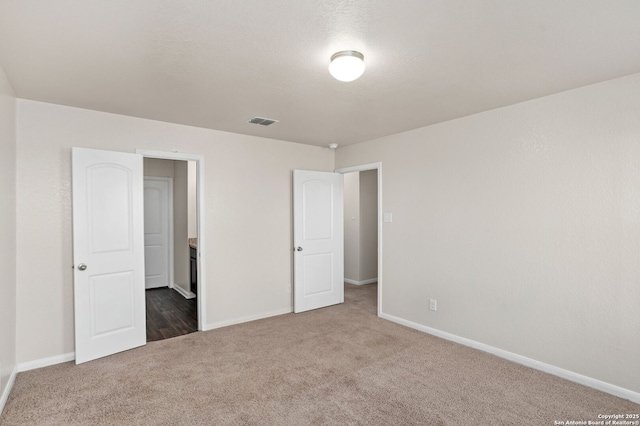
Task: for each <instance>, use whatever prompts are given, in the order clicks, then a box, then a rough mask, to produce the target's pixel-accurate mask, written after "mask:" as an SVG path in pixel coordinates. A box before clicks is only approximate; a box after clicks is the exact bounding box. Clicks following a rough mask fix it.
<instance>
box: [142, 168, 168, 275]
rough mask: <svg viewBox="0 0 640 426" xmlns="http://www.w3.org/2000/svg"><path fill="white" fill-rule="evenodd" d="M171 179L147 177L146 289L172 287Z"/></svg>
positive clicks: (145, 203) (145, 184)
mask: <svg viewBox="0 0 640 426" xmlns="http://www.w3.org/2000/svg"><path fill="white" fill-rule="evenodd" d="M172 186H173V185H172V181H171V178H155V177H145V178H144V271H145V276H144V287H145V288H158V287H169V286H170V284H171V283H170V273H171V268H170V265H171V250H170V244H169V242H170V240H171V238H170V236H171V232H170V231H171V220H170V219H171V214H170V211H171V210H170V209H171V208H172V202H171V200H172V198H173V197H171V190H172Z"/></svg>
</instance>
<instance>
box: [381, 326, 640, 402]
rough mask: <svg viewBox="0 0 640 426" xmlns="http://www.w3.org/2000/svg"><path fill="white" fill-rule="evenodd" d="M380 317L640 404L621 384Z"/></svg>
mask: <svg viewBox="0 0 640 426" xmlns="http://www.w3.org/2000/svg"><path fill="white" fill-rule="evenodd" d="M380 318H384V319H386V320H389V321H392V322H395V323H398V324H401V325H404V326H406V327H409V328H413V329H415V330H418V331H422V332H424V333H427V334H431V335H433V336H436V337H440V338H443V339H445V340H450V341H452V342H455V343H459V344H461V345H464V346H469V347H471V348H474V349H478V350H481V351H483V352H488V353H490V354H493V355H496V356H498V357H500V358H504V359H506V360H509V361H513V362H515V363H517V364H522V365H524V366H527V367H531V368H534V369H536V370H540V371H542V372H545V373H549V374H552V375H554V376H558V377H561V378H563V379H566V380H569V381H572V382H575V383H579V384H581V385H584V386H587V387H590V388H593V389H597V390H599V391H602V392H606V393H608V394H611V395H615V396H617V397H620V398H624V399H628V400H630V401H633V402H635V403H637V404H640V393H638V392H634V391H632V390H629V389H625V388H622V387H620V386H616V385H612V384H610V383H606V382H603V381H601V380H597V379H593V378H591V377H588V376H583V375H582V374H578V373H574V372H573V371H569V370H565V369H563V368H560V367H556V366H553V365H550V364H545V363H544V362H540V361H536V360H535V359H531V358H527V357H525V356H522V355H518V354H514V353H512V352H508V351H505V350H502V349H498V348H494V347H493V346H489V345H485V344H484V343H480V342H476V341H474V340H470V339H467V338H464V337H460V336H456V335H455V334H451V333H447V332H445V331H440V330H437V329H435V328H431V327H427V326H425V325H422V324H418V323H415V322H412V321H408V320H405V319H402V318H399V317H396V316H393V315H389V314H385V313H380Z"/></svg>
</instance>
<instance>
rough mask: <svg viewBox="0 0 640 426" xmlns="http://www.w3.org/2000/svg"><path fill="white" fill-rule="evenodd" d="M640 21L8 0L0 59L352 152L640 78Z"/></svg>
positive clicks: (33, 87)
mask: <svg viewBox="0 0 640 426" xmlns="http://www.w3.org/2000/svg"><path fill="white" fill-rule="evenodd" d="M639 22H640V1H637V0H626V1H620V0H610V1H605V0H602V1H593V0H536V1H514V0H464V1H462V0H441V1H425V0H398V1H390V0H388V1H383V0H369V1H365V0H354V1H338V0H335V1H312V0H269V1H265V0H260V1H259V0H242V1H240V0H222V1H221V0H217V1H216V0H184V1H175V0H102V1H100V0H83V1H81V0H56V1H48V0H39V1H38V0H0V65H1V66H2V67H3V68H4V70H5V73H6V74H7V76H8V78H9V80H10V81H11V83H12V85H13V87H14V89H15V91H16V93H17V95H18V97H20V98H26V99H34V100H39V101H44V102H52V103H57V104H62V105H69V106H75V107H81V108H88V109H95V110H99V111H107V112H113V113H118V114H126V115H131V116H136V117H144V118H150V119H155V120H162V121H169V122H175V123H182V124H188V125H193V126H199V127H207V128H212V129H218V130H225V131H229V132H235V133H242V134H250V135H257V136H265V137H270V138H276V139H282V140H287V141H293V142H300V143H306V144H313V145H321V146H326V145H327V144H329V143H339V144H340V145H341V146H344V145H348V144H353V143H357V142H362V141H366V140H370V139H373V138H376V137H380V136H385V135H389V134H393V133H397V132H401V131H405V130H409V129H414V128H418V127H422V126H426V125H429V124H433V123H437V122H441V121H445V120H450V119H453V118H457V117H461V116H465V115H469V114H473V113H477V112H480V111H485V110H488V109H493V108H497V107H501V106H505V105H510V104H514V103H517V102H521V101H525V100H529V99H533V98H537V97H540V96H545V95H549V94H552V93H557V92H561V91H564V90H569V89H572V88H576V87H580V86H584V85H588V84H592V83H596V82H600V81H604V80H608V79H612V78H617V77H620V76H624V75H628V74H633V73H637V72H640V24H639ZM350 49H353V50H358V51H360V52H362V53H363V54H364V55H365V62H366V65H367V70H366V71H365V73H364V75H363V76H362V77H361V78H360V79H359V80H356V81H354V82H351V83H342V82H339V81H336V80H334V79H333V78H332V77H331V76H330V75H329V73H328V71H327V67H328V65H329V57H330V56H331V54H332V53H334V52H336V51H339V50H350ZM254 115H258V116H262V117H267V118H273V119H276V120H279V123H276V124H274V125H272V126H270V127H264V126H257V125H252V124H248V123H247V120H248V119H249V118H251V117H252V116H254Z"/></svg>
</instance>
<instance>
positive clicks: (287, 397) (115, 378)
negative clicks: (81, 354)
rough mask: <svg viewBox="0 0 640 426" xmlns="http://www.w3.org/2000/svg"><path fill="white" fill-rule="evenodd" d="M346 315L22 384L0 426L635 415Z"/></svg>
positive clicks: (484, 357) (279, 324)
mask: <svg viewBox="0 0 640 426" xmlns="http://www.w3.org/2000/svg"><path fill="white" fill-rule="evenodd" d="M375 291H376V286H375V285H367V286H361V287H357V286H350V285H348V286H347V291H346V299H347V300H346V303H344V304H342V305H338V306H334V307H330V308H325V309H319V310H316V311H312V312H307V313H303V314H297V315H296V314H288V315H281V316H278V317H273V318H269V319H265V320H260V321H254V322H251V323H246V324H241V325H237V326H232V327H227V328H223V329H218V330H212V331H208V332H201V333H193V334H189V335H186V336H182V337H177V338H174V339H168V340H164V341H158V342H151V343H149V344H147V345H146V346H145V347H142V348H139V349H134V350H131V351H128V352H124V353H121V354H117V355H113V356H110V357H107V358H104V359H101V360H97V361H93V362H89V363H86V364H83V365H80V366H76V365H74V364H73V363H65V364H60V365H56V366H52V367H47V368H43V369H40V370H34V371H29V372H25V373H20V374H18V377H17V379H16V382H15V385H14V388H13V392H12V393H11V395H10V397H9V400H8V402H7V405H6V407H5V410H4V413H3V414H2V417H0V423H1V424H2V425H7V426H8V425H21V426H24V425H78V424H79V425H98V424H106V425H120V424H122V425H242V424H252V425H324V424H332V425H414V424H415V425H496V424H498V425H553V424H554V420H558V421H567V420H582V421H589V420H592V421H594V420H598V417H597V416H598V414H613V413H639V412H640V405H637V404H634V403H632V402H630V401H627V400H623V399H620V398H616V397H614V396H611V395H608V394H605V393H602V392H598V391H595V390H593V389H589V388H586V387H583V386H580V385H577V384H574V383H572V382H568V381H565V380H562V379H559V378H557V377H554V376H550V375H547V374H544V373H541V372H539V371H536V370H532V369H529V368H526V367H523V366H520V365H518V364H514V363H511V362H508V361H505V360H502V359H500V358H497V357H494V356H492V355H489V354H486V353H483V352H479V351H476V350H473V349H470V348H467V347H464V346H460V345H457V344H454V343H451V342H448V341H445V340H441V339H438V338H435V337H432V336H429V335H426V334H423V333H420V332H417V331H415V330H411V329H408V328H405V327H402V326H400V325H397V324H394V323H391V322H388V321H385V320H382V319H379V318H377V317H376V316H375V311H376V308H375V298H376V294H375Z"/></svg>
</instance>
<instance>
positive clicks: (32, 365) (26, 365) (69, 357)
mask: <svg viewBox="0 0 640 426" xmlns="http://www.w3.org/2000/svg"><path fill="white" fill-rule="evenodd" d="M75 359H76V353H75V352H69V353H68V354H62V355H56V356H50V357H48V358H42V359H36V360H34V361H27V362H21V363H19V364H18V373H22V372H23V371H29V370H35V369H36V368H42V367H48V366H50V365H56V364H62V363H63V362H69V361H73V360H75Z"/></svg>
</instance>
